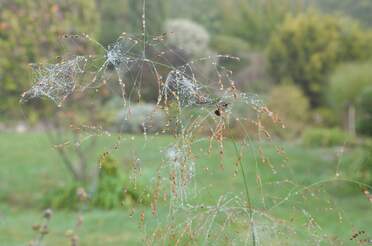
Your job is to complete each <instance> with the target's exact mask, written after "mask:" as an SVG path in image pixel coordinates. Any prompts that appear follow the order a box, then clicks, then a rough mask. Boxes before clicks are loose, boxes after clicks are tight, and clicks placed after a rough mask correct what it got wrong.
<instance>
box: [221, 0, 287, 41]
mask: <svg viewBox="0 0 372 246" xmlns="http://www.w3.org/2000/svg"><path fill="white" fill-rule="evenodd" d="M291 2H293V1H288V0H279V1H260V0H251V1H246V0H233V1H219V2H218V4H219V8H220V9H221V12H222V13H221V16H222V17H221V19H222V21H221V24H222V27H223V28H222V30H223V32H224V35H229V36H232V37H234V38H235V39H240V40H242V41H244V42H247V43H249V44H251V45H252V46H256V47H264V46H265V45H266V44H267V42H268V40H269V39H270V36H271V34H272V32H273V31H274V30H275V29H276V28H277V26H278V25H279V24H280V23H281V22H282V20H283V19H284V18H285V15H286V14H287V13H288V10H289V9H291V5H292V3H291Z"/></svg>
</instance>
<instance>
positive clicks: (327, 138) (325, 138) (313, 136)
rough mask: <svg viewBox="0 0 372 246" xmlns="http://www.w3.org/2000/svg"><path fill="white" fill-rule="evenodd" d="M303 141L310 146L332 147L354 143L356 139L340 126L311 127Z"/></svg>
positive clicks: (304, 135) (305, 133) (306, 131)
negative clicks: (339, 127)
mask: <svg viewBox="0 0 372 246" xmlns="http://www.w3.org/2000/svg"><path fill="white" fill-rule="evenodd" d="M302 142H303V144H304V145H305V146H310V147H319V148H321V147H332V146H342V145H345V144H353V143H354V142H355V139H354V138H353V137H352V136H350V135H349V134H347V133H346V132H344V131H342V130H340V129H338V128H310V129H306V130H305V132H304V134H303V136H302Z"/></svg>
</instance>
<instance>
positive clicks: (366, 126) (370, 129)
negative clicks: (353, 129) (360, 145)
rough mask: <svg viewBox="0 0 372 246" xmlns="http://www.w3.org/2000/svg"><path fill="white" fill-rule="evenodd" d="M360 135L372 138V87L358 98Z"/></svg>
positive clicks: (366, 89)
mask: <svg viewBox="0 0 372 246" xmlns="http://www.w3.org/2000/svg"><path fill="white" fill-rule="evenodd" d="M358 110H359V119H358V123H357V131H358V133H360V134H362V135H366V136H372V86H369V87H367V88H365V89H364V90H363V91H362V92H361V94H360V96H359V98H358Z"/></svg>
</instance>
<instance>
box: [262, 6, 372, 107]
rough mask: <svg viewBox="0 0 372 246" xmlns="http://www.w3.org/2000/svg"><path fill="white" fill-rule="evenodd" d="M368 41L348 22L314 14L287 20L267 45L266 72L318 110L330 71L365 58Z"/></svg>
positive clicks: (309, 13)
mask: <svg viewBox="0 0 372 246" xmlns="http://www.w3.org/2000/svg"><path fill="white" fill-rule="evenodd" d="M371 37H372V36H371V33H370V32H365V31H363V30H362V29H361V28H360V26H359V25H358V24H357V23H356V22H354V21H351V20H348V19H341V18H338V17H334V16H324V15H319V14H317V13H315V12H314V11H310V12H307V13H305V14H300V15H298V16H294V17H293V16H289V17H287V19H286V20H285V21H284V23H283V24H282V25H281V27H280V28H279V30H278V32H277V33H276V34H275V35H273V37H272V39H271V41H270V44H269V47H268V60H269V69H270V72H271V74H272V76H273V78H274V79H275V80H276V81H277V82H280V81H281V80H283V79H291V80H293V81H294V82H295V83H296V84H297V85H299V86H300V87H301V88H302V89H303V90H304V92H305V94H306V95H307V96H309V98H310V101H311V104H312V106H319V105H320V104H321V103H322V99H321V96H322V92H323V91H324V89H325V86H326V82H327V76H328V75H329V73H330V72H331V71H332V69H333V68H334V67H335V66H336V65H337V64H338V63H341V62H345V61H350V60H359V59H366V58H368V57H369V56H370V54H371V51H372V46H371V44H372V42H371V40H372V38H371Z"/></svg>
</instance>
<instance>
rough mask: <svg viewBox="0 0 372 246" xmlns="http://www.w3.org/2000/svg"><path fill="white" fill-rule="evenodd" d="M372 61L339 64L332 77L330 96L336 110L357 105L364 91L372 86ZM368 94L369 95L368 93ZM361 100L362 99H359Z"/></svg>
mask: <svg viewBox="0 0 372 246" xmlns="http://www.w3.org/2000/svg"><path fill="white" fill-rule="evenodd" d="M371 66H372V63H371V62H365V63H349V64H343V65H341V66H339V67H338V68H337V69H336V70H335V71H334V72H333V74H332V76H331V78H330V86H329V91H328V97H329V99H328V100H329V101H330V103H331V105H333V107H334V109H336V111H341V110H343V109H344V108H345V106H347V105H348V104H352V105H356V104H357V101H358V98H359V99H360V98H361V96H362V94H361V93H363V91H365V89H366V88H368V87H370V86H372V81H371V77H372V70H371ZM366 96H367V95H366ZM359 101H360V100H359Z"/></svg>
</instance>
